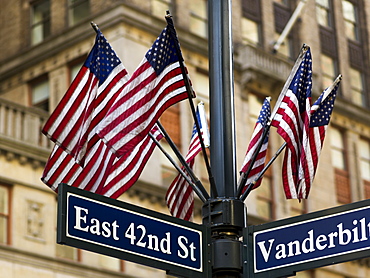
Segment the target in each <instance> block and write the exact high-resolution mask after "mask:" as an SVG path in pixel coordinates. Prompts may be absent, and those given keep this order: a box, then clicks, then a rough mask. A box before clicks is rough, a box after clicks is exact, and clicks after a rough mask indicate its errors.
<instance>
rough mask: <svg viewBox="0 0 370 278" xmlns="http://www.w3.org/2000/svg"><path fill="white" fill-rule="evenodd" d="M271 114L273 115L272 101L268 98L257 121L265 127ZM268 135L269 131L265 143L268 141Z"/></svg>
mask: <svg viewBox="0 0 370 278" xmlns="http://www.w3.org/2000/svg"><path fill="white" fill-rule="evenodd" d="M270 115H271V107H270V101H269V100H268V99H265V100H264V102H263V105H262V109H261V111H260V114H259V116H258V119H257V123H260V124H261V125H262V126H263V127H265V126H266V125H267V122H268V119H269V118H270ZM268 137H269V133H267V136H266V137H265V140H264V141H263V143H267V141H268Z"/></svg>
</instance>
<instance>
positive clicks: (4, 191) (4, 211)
mask: <svg viewBox="0 0 370 278" xmlns="http://www.w3.org/2000/svg"><path fill="white" fill-rule="evenodd" d="M9 234H10V188H9V186H6V185H3V184H0V244H9V243H10V242H9V240H10V239H9Z"/></svg>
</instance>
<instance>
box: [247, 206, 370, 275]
mask: <svg viewBox="0 0 370 278" xmlns="http://www.w3.org/2000/svg"><path fill="white" fill-rule="evenodd" d="M244 235H245V237H244V239H245V240H246V239H247V238H248V242H247V246H248V248H247V249H248V251H246V252H245V254H244V255H245V260H244V261H246V265H245V268H244V272H245V276H244V277H282V276H289V275H294V273H295V272H298V271H302V270H307V269H313V268H318V267H322V266H326V265H330V264H336V263H341V262H345V261H350V260H356V259H361V258H364V257H369V256H370V200H365V201H360V202H357V203H352V204H348V205H343V206H339V207H335V208H331V209H326V210H322V211H318V212H313V213H309V214H305V215H301V216H297V217H292V218H288V219H284V220H280V221H275V222H271V223H267V224H263V225H258V226H250V227H248V228H247V229H245V234H244ZM248 275H249V276H248Z"/></svg>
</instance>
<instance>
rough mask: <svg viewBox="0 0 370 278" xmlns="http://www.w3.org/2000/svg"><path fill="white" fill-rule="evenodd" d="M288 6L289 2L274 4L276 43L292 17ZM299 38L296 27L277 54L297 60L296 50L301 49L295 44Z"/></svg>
mask: <svg viewBox="0 0 370 278" xmlns="http://www.w3.org/2000/svg"><path fill="white" fill-rule="evenodd" d="M281 4H284V5H281ZM286 4H288V2H287V3H285V1H275V3H274V21H275V35H274V40H275V41H277V40H278V39H279V37H280V35H281V33H282V32H283V31H284V28H285V27H286V25H287V23H288V21H289V19H290V17H291V15H292V11H291V9H290V7H289V6H288V5H286ZM297 38H298V36H297V30H296V27H293V28H292V30H291V31H290V33H289V34H288V36H286V38H285V39H284V41H283V43H282V44H281V45H280V47H279V49H278V51H277V52H278V53H280V54H282V55H284V56H286V57H288V58H290V59H295V57H296V56H297V55H296V54H297V53H296V52H297V51H296V49H299V47H298V45H295V42H296V41H298V40H297Z"/></svg>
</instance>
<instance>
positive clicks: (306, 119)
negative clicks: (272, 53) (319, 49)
mask: <svg viewBox="0 0 370 278" xmlns="http://www.w3.org/2000/svg"><path fill="white" fill-rule="evenodd" d="M293 74H294V77H293V79H292V81H291V82H290V84H289V86H288V88H287V90H286V92H283V93H284V96H283V99H282V101H281V103H280V105H279V107H278V109H277V112H276V114H275V115H274V117H273V120H272V125H273V126H275V127H277V132H278V134H279V135H280V136H281V137H282V138H283V139H284V141H285V142H286V144H287V148H286V150H285V154H284V161H283V167H282V177H283V187H284V191H285V196H286V198H287V199H297V198H299V199H301V196H299V195H298V192H297V187H298V183H299V180H300V179H301V177H300V172H299V164H300V162H301V159H304V158H302V156H305V155H306V149H305V148H306V147H307V142H308V136H307V134H308V129H309V124H310V110H311V90H312V58H311V51H310V49H309V48H308V49H307V51H306V52H305V53H304V56H303V59H302V61H301V62H300V65H299V67H298V68H297V70H296V72H294V73H293ZM305 134H306V136H305Z"/></svg>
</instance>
